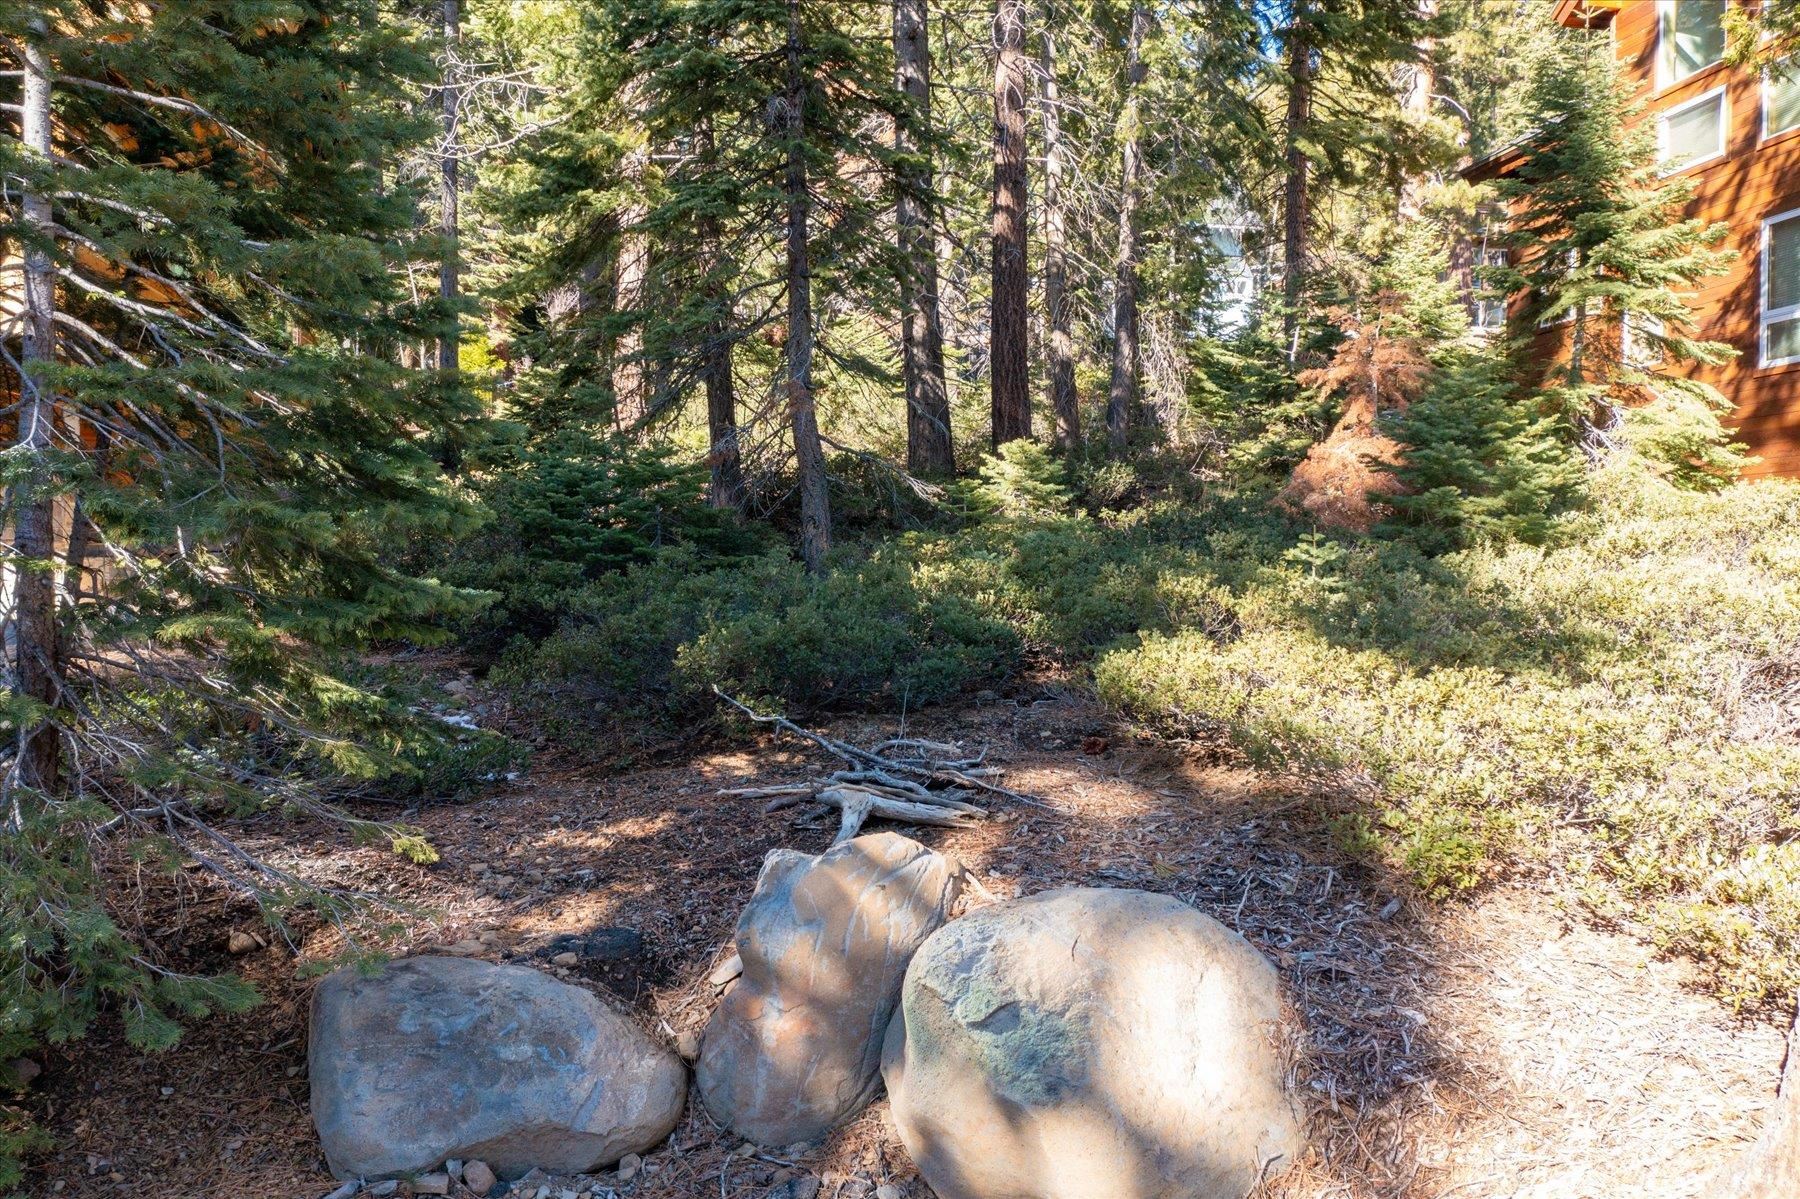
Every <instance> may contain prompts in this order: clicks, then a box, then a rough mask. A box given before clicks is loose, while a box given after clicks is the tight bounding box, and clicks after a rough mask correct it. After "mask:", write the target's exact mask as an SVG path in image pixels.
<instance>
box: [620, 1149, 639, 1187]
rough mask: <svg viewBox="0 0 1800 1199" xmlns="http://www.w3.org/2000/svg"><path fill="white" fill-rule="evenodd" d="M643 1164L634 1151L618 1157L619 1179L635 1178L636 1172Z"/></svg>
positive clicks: (628, 1180)
mask: <svg viewBox="0 0 1800 1199" xmlns="http://www.w3.org/2000/svg"><path fill="white" fill-rule="evenodd" d="M643 1164H644V1159H643V1158H641V1157H639V1156H638V1155H637V1154H635V1153H627V1154H626V1155H625V1156H624V1157H622V1158H620V1159H619V1181H620V1182H630V1181H631V1180H632V1179H634V1178H636V1177H637V1172H638V1170H639V1169H640V1168H641V1167H642V1166H643Z"/></svg>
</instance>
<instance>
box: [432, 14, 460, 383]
mask: <svg viewBox="0 0 1800 1199" xmlns="http://www.w3.org/2000/svg"><path fill="white" fill-rule="evenodd" d="M443 13H444V78H443V91H442V93H441V96H440V99H441V101H442V106H443V113H444V148H443V149H444V152H443V157H442V158H441V159H440V160H439V162H438V232H439V233H440V234H441V235H442V236H443V239H444V258H443V261H442V262H441V263H440V264H439V265H438V295H439V296H440V297H441V298H442V299H443V301H444V305H445V307H446V308H451V309H454V306H455V304H456V302H457V294H458V291H459V289H460V280H459V278H458V276H459V274H460V266H461V251H460V249H459V248H458V246H457V238H458V236H459V234H460V232H461V230H460V228H459V221H458V215H457V183H458V180H457V155H458V152H459V149H460V147H459V146H458V144H457V131H456V124H457V106H458V102H459V100H460V99H461V96H460V93H459V91H458V86H459V85H460V83H461V79H460V78H459V77H458V74H457V66H456V49H457V43H459V42H460V41H461V40H462V12H461V0H444V8H443ZM445 319H446V320H455V319H457V318H455V317H453V316H447V317H446V318H445ZM458 340H459V338H458V337H457V335H456V334H455V333H454V332H446V333H445V334H443V335H442V336H441V337H439V338H438V352H437V358H438V361H437V364H438V369H439V370H444V371H453V370H455V369H456V351H457V342H458Z"/></svg>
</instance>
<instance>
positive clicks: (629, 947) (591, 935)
mask: <svg viewBox="0 0 1800 1199" xmlns="http://www.w3.org/2000/svg"><path fill="white" fill-rule="evenodd" d="M593 873H594V872H593V871H592V870H577V871H575V872H574V874H572V875H571V876H570V877H571V878H581V879H587V878H589V877H591V876H592V875H593ZM538 952H539V953H540V954H543V955H544V956H545V957H551V956H554V955H556V954H559V953H573V954H576V955H578V956H579V957H581V958H583V959H585V960H587V961H590V962H623V961H629V960H630V959H632V958H636V957H642V956H643V953H644V935H643V934H642V933H640V932H638V930H637V929H635V928H595V929H590V930H588V931H587V932H585V933H563V934H562V935H561V936H558V937H552V938H551V939H550V942H549V944H547V945H545V946H544V947H543V948H542V949H540V950H538Z"/></svg>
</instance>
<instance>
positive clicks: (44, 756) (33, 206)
mask: <svg viewBox="0 0 1800 1199" xmlns="http://www.w3.org/2000/svg"><path fill="white" fill-rule="evenodd" d="M44 31H45V24H44V21H43V19H42V18H35V19H33V20H32V22H31V33H30V34H29V35H28V36H27V38H26V41H25V54H24V59H25V64H24V65H25V95H24V107H23V110H22V112H21V114H20V115H21V125H22V140H23V143H24V150H25V154H26V156H27V157H28V158H31V159H34V160H36V161H37V162H38V163H40V164H41V165H46V166H47V165H48V164H49V163H50V162H51V158H52V156H51V146H50V80H51V70H50V61H49V57H48V56H47V55H46V54H45V53H44V49H43V46H42V44H41V42H40V40H39V39H40V38H42V37H43V35H44ZM20 210H21V215H22V216H23V218H24V224H25V228H26V229H27V230H28V231H30V232H31V233H33V234H35V235H36V236H35V238H33V239H32V240H30V241H27V242H26V243H25V247H24V259H25V295H24V302H25V313H24V315H25V325H24V337H23V344H22V346H21V350H22V353H21V354H20V359H19V362H20V365H21V367H22V368H23V372H22V377H21V378H20V381H19V383H20V397H21V402H20V406H19V417H18V430H19V432H18V441H17V443H16V444H17V447H18V449H19V451H20V453H19V457H20V458H21V459H22V461H23V463H24V466H25V470H24V471H23V472H22V474H21V476H20V477H18V479H17V481H16V482H15V483H14V484H13V493H12V498H13V504H12V519H13V551H14V555H15V559H16V561H17V563H18V564H17V565H15V566H14V568H13V569H14V571H15V580H16V594H15V596H14V602H15V603H16V605H17V612H18V615H17V618H16V621H15V624H14V629H13V672H14V681H15V685H16V686H17V687H18V689H19V692H20V693H21V694H23V695H24V696H26V697H27V698H29V699H33V700H36V701H37V702H38V703H40V704H43V705H44V706H45V707H47V708H55V707H57V706H58V703H59V701H60V699H61V692H62V662H61V658H60V655H59V652H58V649H59V647H58V645H57V631H56V579H55V576H54V575H53V574H52V572H51V568H50V566H49V563H50V561H51V559H52V558H53V557H54V556H55V553H56V531H55V517H56V507H55V505H56V501H55V497H54V496H53V494H52V492H51V481H52V480H51V474H50V464H49V461H48V456H49V452H50V450H51V448H52V437H53V429H52V422H53V421H55V419H56V413H55V404H54V403H53V402H52V400H51V396H50V392H49V389H48V384H47V383H46V382H45V381H44V378H43V375H42V373H41V371H40V369H39V368H41V367H43V366H47V365H49V364H50V363H51V362H52V361H53V360H54V359H55V357H56V266H55V263H54V262H53V261H52V259H51V255H50V251H49V250H47V249H46V248H45V247H44V244H43V243H47V242H49V241H50V240H51V239H52V238H53V237H54V235H55V229H56V225H55V222H54V220H53V219H52V216H51V210H50V198H49V197H48V196H46V195H44V194H43V193H42V192H39V191H34V190H31V189H30V188H27V189H26V191H25V192H24V194H23V195H22V197H21V202H20ZM61 764H62V743H61V740H60V734H59V733H58V731H57V728H56V725H55V723H54V722H53V721H51V720H48V719H39V720H35V721H30V722H27V723H25V724H24V726H23V727H21V728H20V730H19V741H18V757H17V759H16V761H15V764H14V772H15V773H14V779H15V781H16V782H17V784H18V785H19V786H22V787H32V788H36V789H37V790H39V791H43V792H53V791H55V790H56V787H57V783H58V778H57V776H58V774H59V773H60V771H61ZM17 811H18V809H17V802H16V800H15V802H14V806H13V812H14V814H15V816H16V814H17Z"/></svg>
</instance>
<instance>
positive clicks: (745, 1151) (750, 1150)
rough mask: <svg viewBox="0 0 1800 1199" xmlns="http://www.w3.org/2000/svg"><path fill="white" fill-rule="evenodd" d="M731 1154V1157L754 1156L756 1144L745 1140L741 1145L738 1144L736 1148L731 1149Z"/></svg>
mask: <svg viewBox="0 0 1800 1199" xmlns="http://www.w3.org/2000/svg"><path fill="white" fill-rule="evenodd" d="M731 1155H732V1156H733V1157H755V1156H756V1146H755V1145H752V1144H751V1143H750V1142H749V1141H745V1142H744V1143H743V1144H742V1145H739V1146H738V1147H737V1148H736V1149H734V1150H732V1153H731Z"/></svg>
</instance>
